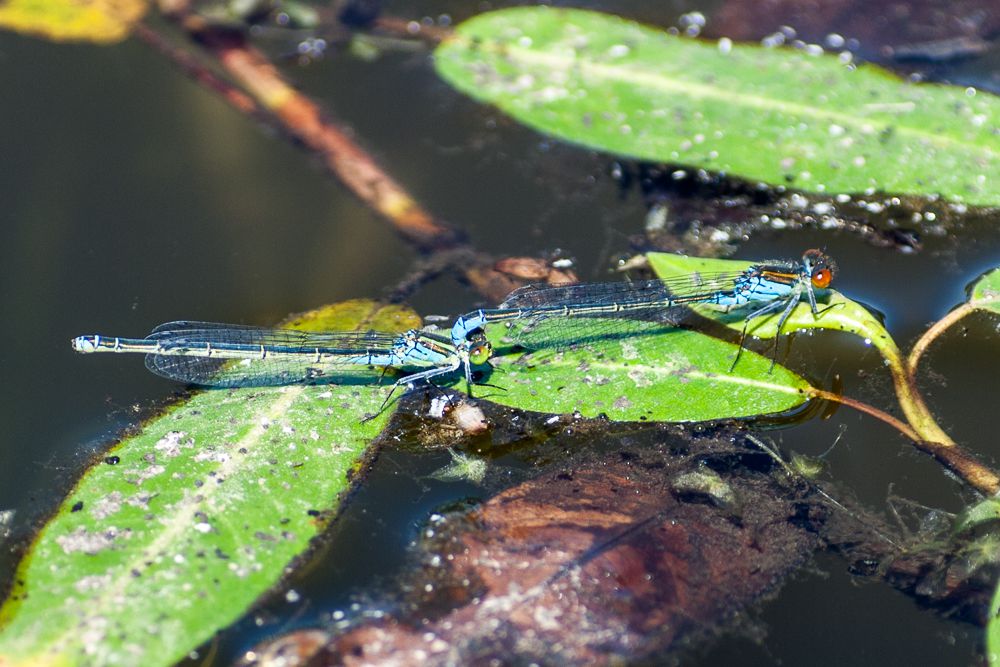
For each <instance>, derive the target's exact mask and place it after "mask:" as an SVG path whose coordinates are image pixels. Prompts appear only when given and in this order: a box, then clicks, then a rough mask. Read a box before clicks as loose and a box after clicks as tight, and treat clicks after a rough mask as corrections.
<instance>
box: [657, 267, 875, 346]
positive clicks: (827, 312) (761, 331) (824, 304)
mask: <svg viewBox="0 0 1000 667" xmlns="http://www.w3.org/2000/svg"><path fill="white" fill-rule="evenodd" d="M647 258H648V260H649V265H650V266H651V267H652V269H653V271H654V272H655V273H656V275H657V276H658V277H660V278H662V279H664V280H668V279H670V278H675V277H677V276H682V275H691V274H693V273H702V274H708V273H717V272H736V271H743V270H745V269H747V268H748V267H750V266H751V265H752V264H754V263H755V262H747V261H742V260H730V259H705V258H701V257H688V256H686V255H675V254H672V253H664V252H651V253H649V254H648V255H647ZM816 295H817V306H818V310H819V314H818V315H813V312H812V309H811V308H810V307H809V304H808V303H806V302H805V301H804V300H803V301H802V302H801V303H799V305H797V306H796V307H795V308H794V309H793V310H792V312H791V314H790V315H789V317H788V320H787V321H786V322H785V324H784V327H783V328H782V331H781V333H783V334H788V333H791V332H793V331H797V330H801V329H830V330H833V331H844V332H847V333H852V334H854V335H856V336H860V337H861V338H864V339H865V341H866V342H868V343H869V344H872V345H874V346H875V347H877V348H879V349H883V347H886V346H888V347H891V348H892V349H895V343H894V342H893V341H892V338H891V336H889V332H888V331H886V330H885V327H883V326H882V323H881V322H880V321H879V320H878V318H877V317H875V316H874V315H872V314H871V312H869V311H868V309H866V308H865V307H864V306H862V305H861V304H859V303H857V302H855V301H851V300H850V299H848V298H847V297H845V296H844V295H843V294H841V293H839V292H837V291H836V290H832V289H825V290H816ZM694 310H695V311H696V312H697V313H698V314H699V315H702V316H704V317H708V318H711V319H713V320H716V321H719V322H721V323H723V324H725V325H726V326H729V327H731V328H732V329H735V330H737V331H743V326H744V324H746V323H745V321H744V319H745V317H746V315H747V311H746V309H734V310H731V311H729V312H726V311H725V310H722V309H720V308H718V307H716V306H711V305H701V306H695V307H694ZM780 316H781V314H780V313H774V314H771V315H765V316H763V317H758V318H755V319H753V320H752V321H750V322H749V324H748V325H747V335H752V336H756V337H758V338H774V337H775V336H777V335H778V322H779V320H780Z"/></svg>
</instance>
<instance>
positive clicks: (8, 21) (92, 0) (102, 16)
mask: <svg viewBox="0 0 1000 667" xmlns="http://www.w3.org/2000/svg"><path fill="white" fill-rule="evenodd" d="M146 5H147V3H146V2H145V0H6V1H5V2H2V3H0V28H6V29H7V30H13V31H14V32H21V33H26V34H30V35H37V36H40V37H44V38H46V39H51V40H53V41H56V42H62V41H84V42H97V43H110V42H118V41H121V40H123V39H125V38H126V37H127V36H128V32H129V29H130V27H131V25H132V24H133V23H135V22H136V21H138V20H139V19H141V18H142V16H143V14H145V13H146Z"/></svg>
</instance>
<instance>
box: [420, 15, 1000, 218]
mask: <svg viewBox="0 0 1000 667" xmlns="http://www.w3.org/2000/svg"><path fill="white" fill-rule="evenodd" d="M435 63H436V66H437V70H438V72H439V73H440V74H441V76H443V77H444V78H445V79H446V80H447V81H449V82H450V83H451V84H452V85H454V86H455V87H457V88H458V89H460V90H462V91H463V92H465V93H467V94H469V95H471V96H472V97H474V98H476V99H478V100H482V101H484V102H488V103H491V104H495V105H497V106H498V107H500V108H501V109H503V110H504V111H505V112H507V113H509V114H510V115H512V116H514V117H515V118H517V119H518V120H519V121H521V122H523V123H525V124H527V125H530V126H531V127H534V128H536V129H538V130H540V131H542V132H545V133H548V134H552V135H555V136H557V137H560V138H562V139H565V140H567V141H571V142H574V143H578V144H582V145H585V146H589V147H592V148H596V149H599V150H604V151H608V152H611V153H616V154H621V155H627V156H631V157H635V158H640V159H645V160H655V161H661V162H670V163H679V164H684V165H690V166H693V167H701V168H705V169H708V170H712V171H717V172H727V173H730V174H734V175H737V176H741V177H743V178H747V179H752V180H759V181H764V182H767V183H771V184H776V185H791V186H793V187H796V188H802V189H805V190H814V191H825V192H828V193H832V192H866V191H869V190H884V191H889V192H912V193H918V194H925V195H933V194H941V195H945V196H947V197H952V198H955V199H961V200H965V201H967V202H970V203H975V204H982V205H990V206H996V205H1000V189H998V188H996V187H995V184H996V183H997V182H998V181H1000V131H998V127H1000V100H998V99H997V98H996V97H995V96H993V95H989V94H986V93H981V92H979V93H975V91H966V90H963V89H958V88H950V87H946V86H938V85H929V84H921V85H916V84H911V83H907V82H904V81H902V80H900V79H898V78H896V77H895V76H892V75H890V74H887V73H886V72H884V71H882V70H879V69H878V68H875V67H872V66H870V65H862V66H859V67H854V66H847V65H845V64H843V63H841V62H839V61H838V60H837V58H836V57H833V56H826V55H824V56H813V55H808V54H806V53H804V52H801V51H794V50H790V49H767V48H763V47H759V46H746V45H732V46H731V47H730V46H728V45H726V46H724V45H723V44H722V43H720V44H712V43H707V42H704V41H697V40H692V39H685V38H680V37H675V36H672V35H669V34H666V33H664V32H662V31H660V30H657V29H655V28H652V27H648V26H643V25H640V24H638V23H634V22H631V21H626V20H623V19H620V18H617V17H615V16H610V15H607V14H599V13H596V12H590V11H583V10H575V9H554V8H550V7H518V8H511V9H505V10H501V11H496V12H489V13H486V14H481V15H479V16H476V17H474V18H472V19H471V20H469V21H466V22H464V23H462V24H461V25H459V26H458V27H457V28H456V31H455V35H454V36H453V37H452V38H450V39H448V40H446V41H445V42H444V43H442V44H441V46H440V47H439V48H438V50H437V51H436V54H435ZM973 93H975V94H973Z"/></svg>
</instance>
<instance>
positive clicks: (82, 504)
mask: <svg viewBox="0 0 1000 667" xmlns="http://www.w3.org/2000/svg"><path fill="white" fill-rule="evenodd" d="M417 324H419V318H417V317H416V316H415V315H414V314H412V313H411V312H410V311H407V310H404V309H401V308H396V307H382V306H379V305H377V304H374V303H372V302H363V301H354V302H347V303H345V304H341V305H339V306H335V307H331V308H329V309H324V310H322V311H319V312H313V313H309V314H307V315H306V316H304V317H303V318H301V319H300V320H298V321H297V322H296V323H293V324H292V325H293V326H298V327H300V328H307V329H330V330H344V329H353V328H361V329H368V328H379V329H383V330H389V329H401V328H407V327H410V326H414V325H417ZM78 361H79V363H81V364H82V363H88V362H91V361H94V360H90V359H82V358H81V359H79V360H78ZM387 391H388V389H387V388H386V387H376V386H359V385H352V386H333V385H320V386H289V387H269V388H264V389H241V390H232V391H228V390H217V391H204V392H200V393H197V394H195V395H193V396H192V397H191V398H190V399H189V400H187V401H185V402H183V403H181V404H179V405H176V406H174V407H173V408H171V409H169V410H167V411H166V412H165V413H164V414H163V415H162V416H160V417H157V418H155V419H153V420H152V421H150V422H149V423H148V424H146V425H145V426H144V427H143V429H142V431H141V432H140V433H138V434H137V435H134V436H130V437H128V438H126V439H125V440H123V441H122V442H121V443H120V444H119V445H118V446H116V447H115V448H114V450H113V457H109V458H107V459H105V462H104V463H102V464H98V465H96V466H94V467H93V468H91V469H90V470H89V471H87V473H85V475H84V476H83V478H82V479H81V480H80V482H79V483H78V484H77V486H76V488H75V489H73V491H72V492H71V493H70V495H69V497H68V498H67V500H66V501H65V503H64V504H63V506H62V507H61V508H60V510H59V511H58V512H57V514H56V515H55V517H53V518H52V520H51V521H50V522H49V523H48V524H47V525H46V526H45V527H44V528H43V529H42V531H41V533H40V534H39V536H38V537H37V538H36V540H35V542H34V544H33V545H32V546H31V549H30V551H29V552H28V554H27V556H26V557H25V559H24V560H23V562H22V563H21V565H20V567H19V571H18V574H17V577H16V581H17V586H16V588H15V590H14V592H13V593H12V595H11V597H10V598H9V599H8V600H7V602H6V603H5V605H4V607H3V608H2V609H0V618H2V619H3V626H2V629H0V664H4V665H6V664H24V663H31V664H40V663H42V662H44V663H45V664H56V663H59V664H62V663H66V664H82V663H87V664H101V665H167V664H173V663H174V662H176V661H178V660H180V659H181V658H182V657H183V656H185V655H186V654H187V653H188V652H189V651H191V650H192V649H193V648H195V647H196V646H198V645H199V644H200V643H202V642H204V641H205V640H207V639H208V638H209V637H211V636H212V634H213V633H215V632H216V631H217V630H219V629H220V628H222V627H225V626H226V625H228V624H229V623H231V622H233V621H234V620H236V619H237V618H239V617H240V616H241V615H242V614H243V613H244V612H245V611H246V609H247V608H248V607H249V606H250V605H251V604H252V603H253V602H254V600H256V599H257V598H258V597H259V596H261V595H262V594H263V593H265V592H266V591H267V590H268V589H269V588H270V587H271V586H273V585H274V584H275V583H276V582H277V581H278V580H280V578H281V577H282V576H283V575H284V574H285V573H286V571H287V568H288V566H289V563H290V562H291V561H292V560H293V559H295V558H296V557H298V556H299V555H301V554H302V553H303V551H304V550H305V549H306V548H307V547H308V545H309V541H310V540H311V539H312V538H313V537H314V536H316V535H317V533H318V532H319V531H320V530H321V529H322V528H323V526H324V524H325V523H326V520H327V519H328V518H330V517H331V516H332V515H333V514H334V513H335V512H336V510H337V508H338V506H339V501H340V498H341V497H342V496H343V494H344V492H345V490H346V489H347V488H348V486H349V485H350V476H351V473H352V472H354V471H355V470H356V469H357V466H358V462H359V459H360V457H361V456H362V454H363V452H364V450H365V448H366V447H367V446H368V444H369V443H370V442H371V440H372V439H373V438H374V437H375V436H376V435H377V434H378V432H379V431H380V430H381V428H382V427H383V425H384V424H385V422H386V420H387V419H388V414H387V412H384V413H382V414H380V415H379V416H378V417H375V418H374V419H371V420H370V421H366V422H362V421H361V418H362V417H363V416H364V415H366V414H374V413H376V412H378V410H379V408H380V406H381V404H382V401H383V400H384V398H385V394H386V392H387Z"/></svg>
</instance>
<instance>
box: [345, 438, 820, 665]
mask: <svg viewBox="0 0 1000 667" xmlns="http://www.w3.org/2000/svg"><path fill="white" fill-rule="evenodd" d="M745 454H746V451H745V450H744V451H742V454H739V453H737V450H735V449H733V450H731V451H730V453H729V455H730V456H731V458H730V459H728V461H729V462H730V463H733V462H738V460H740V458H741V456H742V455H745ZM726 460H727V459H717V458H716V459H712V464H711V465H709V462H708V459H707V458H702V457H701V456H697V455H682V456H674V457H668V458H666V459H664V458H662V457H655V458H654V457H651V458H650V459H649V461H644V460H642V457H639V456H638V455H630V456H629V457H628V458H622V459H619V460H616V461H614V462H611V463H590V464H583V465H580V466H578V467H574V468H566V469H563V470H558V471H555V472H548V473H545V474H543V475H541V476H539V477H537V478H535V479H533V480H531V481H529V482H527V483H524V484H521V485H519V486H517V487H515V488H512V489H510V490H508V491H505V492H503V493H501V494H499V495H497V496H496V497H494V498H493V499H491V500H489V501H488V502H486V503H485V504H484V505H482V506H481V507H479V508H478V509H476V510H474V511H472V512H469V513H466V514H457V515H451V516H449V517H448V518H447V519H446V520H444V521H443V522H441V523H439V524H437V525H436V526H435V527H434V529H433V531H432V532H433V533H435V537H433V538H432V539H431V544H429V545H427V548H428V551H427V553H428V554H430V555H429V556H428V559H427V562H428V563H429V565H428V566H427V567H426V568H425V570H424V571H423V572H422V579H421V580H420V581H418V582H415V585H414V587H413V588H414V590H416V591H418V592H420V597H421V598H422V599H420V600H417V601H416V602H414V603H413V605H414V607H413V608H414V609H415V613H414V617H415V618H417V619H420V620H417V621H401V620H396V619H389V620H384V621H380V622H377V623H373V624H370V625H364V626H361V627H357V628H355V629H353V630H352V631H350V632H349V633H347V634H346V635H344V636H342V637H340V638H339V639H337V640H335V642H334V644H333V646H332V647H331V649H332V650H333V651H334V653H333V654H331V655H330V656H329V659H330V661H331V662H337V663H345V664H373V663H374V664H383V663H393V664H411V663H412V664H416V663H417V662H420V663H421V664H445V663H458V664H473V663H475V664H482V663H485V662H486V661H488V660H490V659H497V660H500V661H509V660H511V659H516V660H518V661H522V660H523V661H530V660H542V661H544V662H547V663H553V662H554V663H559V664H581V663H587V664H593V663H598V664H600V663H606V662H614V661H617V660H621V659H626V660H630V659H637V658H641V657H646V656H650V655H655V654H660V653H662V652H664V651H666V650H668V649H671V648H675V647H676V646H678V645H679V642H681V641H682V640H685V639H690V638H693V637H698V636H700V635H703V634H706V633H711V632H713V631H714V630H715V629H716V628H717V627H718V626H719V625H720V624H722V623H724V622H725V621H726V620H728V619H730V618H732V616H733V615H734V614H735V613H736V612H738V611H739V610H741V609H743V608H745V607H746V606H747V605H748V604H751V603H752V602H754V601H756V600H758V599H760V598H761V596H762V595H764V594H766V593H767V592H768V591H771V590H773V589H774V588H775V586H776V585H777V584H778V583H779V582H780V581H781V580H782V578H783V577H784V576H785V575H786V574H787V573H788V572H790V571H791V570H793V569H794V568H795V567H796V566H797V565H798V564H799V563H801V562H802V561H803V559H805V558H806V557H807V556H808V555H809V554H810V553H811V552H812V550H813V549H814V548H815V546H816V545H817V543H818V538H817V537H816V535H815V534H814V533H813V532H812V530H811V528H810V526H811V523H812V520H811V519H810V518H809V517H804V516H800V511H801V508H802V507H804V505H800V504H798V503H797V502H796V501H795V500H787V499H786V498H787V496H788V492H789V489H787V488H784V487H783V486H781V485H779V484H778V483H777V482H776V481H775V480H774V479H773V478H772V477H770V476H768V475H767V474H764V473H760V472H752V471H750V470H748V469H747V468H744V467H742V466H740V465H738V463H734V464H733V467H731V468H726V466H727V465H729V463H725V464H724V465H723V466H722V467H723V468H725V469H720V470H719V471H718V472H717V471H716V469H715V468H716V467H717V466H716V465H715V463H718V462H719V461H726ZM807 514H808V513H807Z"/></svg>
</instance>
